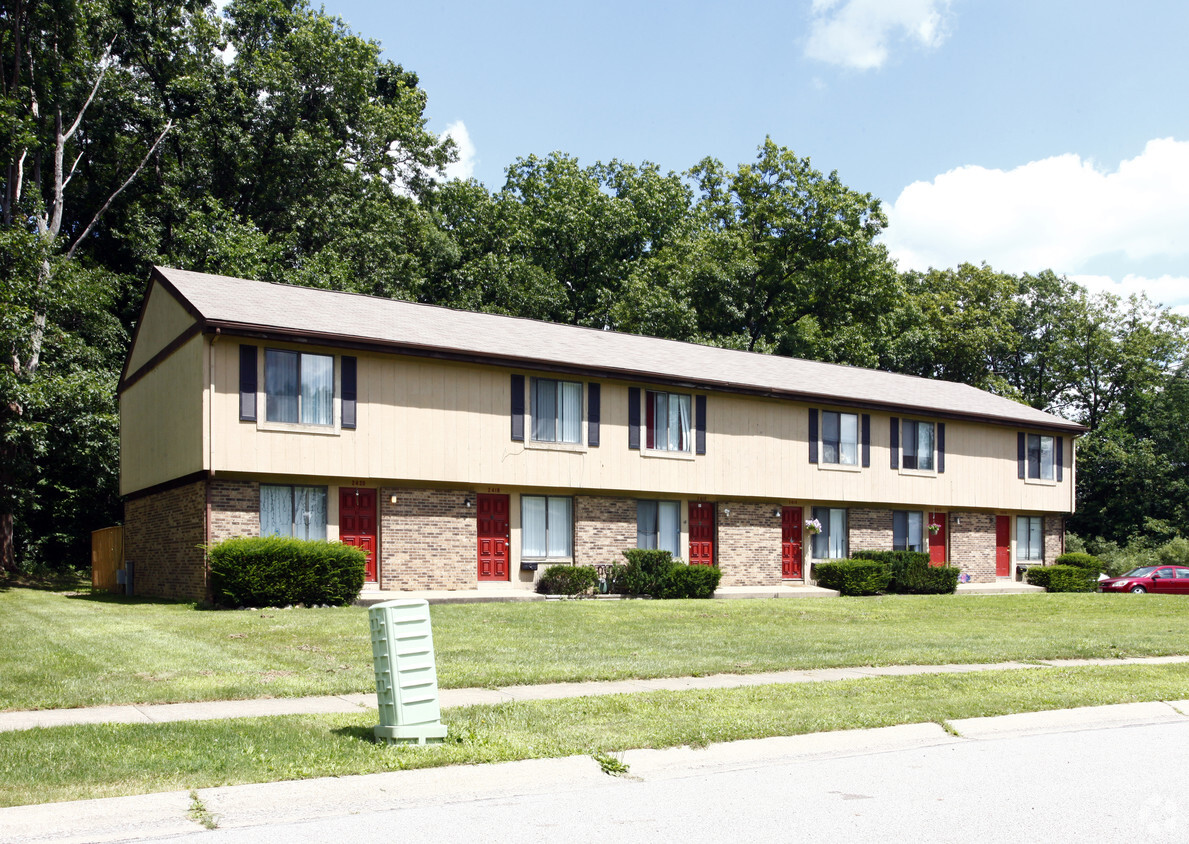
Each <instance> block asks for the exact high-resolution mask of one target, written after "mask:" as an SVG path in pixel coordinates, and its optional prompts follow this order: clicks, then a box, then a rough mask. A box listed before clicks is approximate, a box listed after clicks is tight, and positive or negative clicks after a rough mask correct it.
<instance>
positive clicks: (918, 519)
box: [892, 510, 929, 551]
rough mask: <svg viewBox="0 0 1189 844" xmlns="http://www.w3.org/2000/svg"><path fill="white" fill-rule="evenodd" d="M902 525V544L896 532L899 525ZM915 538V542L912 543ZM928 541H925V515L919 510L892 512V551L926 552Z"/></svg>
mask: <svg viewBox="0 0 1189 844" xmlns="http://www.w3.org/2000/svg"><path fill="white" fill-rule="evenodd" d="M897 522H903V524H904V542H900V541H899V537H898V536H897V532H898V530H899V527H900V526H899V525H898V524H897ZM914 537H915V539H916V542H915V543H914V542H913V538H914ZM928 549H929V546H928V541H927V540H926V539H925V514H924V513H922V512H921V511H920V510H893V511H892V550H893V551H927V550H928Z"/></svg>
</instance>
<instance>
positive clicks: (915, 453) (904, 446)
mask: <svg viewBox="0 0 1189 844" xmlns="http://www.w3.org/2000/svg"><path fill="white" fill-rule="evenodd" d="M925 431H928V432H929V434H928V442H927V443H926V442H925V441H924V438H923V436H922V434H923V433H924V432H925ZM926 452H927V453H928V458H927V460H924V461H923V460H922V459H921V456H922V454H923V453H926ZM909 461H911V462H912V465H911V466H910V465H909ZM923 462H926V463H927V464H928V465H924V466H922V465H921V464H922V463H923ZM900 468H901V469H905V470H907V471H909V472H936V471H937V424H936V423H934V422H925V421H923V420H920V419H904V420H902V421H901V423H900Z"/></svg>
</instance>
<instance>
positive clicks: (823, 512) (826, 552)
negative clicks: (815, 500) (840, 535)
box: [811, 507, 830, 560]
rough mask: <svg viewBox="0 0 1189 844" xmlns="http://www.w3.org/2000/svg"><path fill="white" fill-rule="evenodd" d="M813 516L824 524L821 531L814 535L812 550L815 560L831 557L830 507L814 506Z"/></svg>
mask: <svg viewBox="0 0 1189 844" xmlns="http://www.w3.org/2000/svg"><path fill="white" fill-rule="evenodd" d="M813 518H815V519H817V521H818V524H820V525H821V526H822V529H821V531H820V532H818V533H815V534H814V535H813V542H812V546H813V547H812V551H811V553H812V554H813V558H814V559H815V560H826V559H829V557H830V508H829V507H814V508H813Z"/></svg>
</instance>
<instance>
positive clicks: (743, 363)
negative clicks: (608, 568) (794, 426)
mask: <svg viewBox="0 0 1189 844" xmlns="http://www.w3.org/2000/svg"><path fill="white" fill-rule="evenodd" d="M156 272H157V273H158V275H159V278H160V279H162V280H164V281H165V282H166V284H167V286H169V287H172V288H173V290H174V291H175V292H176V294H177V295H179V296H180V297H181V298H182V300H183V304H188V306H189V310H190V311H191V312H192V313H194V314H195V316H196V317H199V318H201V319H202V320H203V321H205V322H206V323H208V324H209V325H212V326H217V327H223V328H226V329H228V330H232V331H234V330H257V331H261V332H264V333H270V332H271V333H276V334H278V335H280V334H285V335H295V334H296V335H305V336H311V337H318V338H325V339H326V342H328V343H330V344H333V341H334V340H335V339H341V340H342V341H343V342H344V343H347V342H353V343H360V342H363V343H366V344H374V345H376V346H385V347H393V348H394V350H396V349H399V348H402V347H403V348H406V349H409V350H417V351H420V352H422V353H426V352H428V353H439V354H443V355H445V356H461V357H466V358H471V359H488V360H492V361H493V362H494V361H498V362H506V363H512V364H514V365H517V364H518V365H520V366H523V368H525V369H533V368H539V366H537V367H535V366H534V364H537V365H539V364H541V363H543V362H545V363H548V364H550V365H551V367H552V368H557V367H562V368H565V369H567V370H569V371H585V372H591V373H597V374H603V375H610V376H614V377H619V378H625V379H628V380H640V381H644V382H647V381H649V380H654V381H662V382H665V383H673V382H679V383H689V384H696V385H704V386H705V387H707V388H719V389H728V390H740V391H744V392H751V393H762V394H772V395H781V396H787V397H790V398H800V399H807V400H810V401H819V402H821V403H823V404H843V405H854V404H858V405H867V406H875V407H886V408H890V409H902V410H905V409H906V410H908V411H910V412H917V413H929V412H932V413H936V414H940V415H944V416H955V417H975V418H980V419H989V420H995V421H998V422H1002V423H1008V424H1015V425H1021V426H1030V427H1038V428H1059V429H1065V430H1072V431H1080V430H1084V429H1083V428H1082V426H1080V425H1077V424H1076V423H1073V422H1070V421H1069V420H1067V419H1062V418H1061V417H1059V416H1054V415H1052V414H1049V413H1045V412H1043V411H1040V410H1036V409H1034V408H1031V407H1028V406H1027V405H1023V404H1019V403H1018V402H1014V401H1011V400H1010V399H1006V398H1003V397H1001V396H996V395H993V394H991V393H988V392H985V391H983V390H979V389H976V388H974V387H971V386H968V385H966V384H955V383H952V382H949V381H939V380H934V379H929V378H918V377H915V376H911V375H899V374H896V373H891V372H881V371H879V370H873V369H861V368H859V367H854V366H841V365H838V364H830V363H819V362H817V361H809V360H800V359H798V358H789V357H781V356H777V355H763V354H756V353H752V352H741V351H735V350H731V349H720V348H715V347H713V346H701V345H697V344H695V343H683V342H679V341H675V340H659V339H657V338H655V337H642V336H639V335H634V334H620V333H618V332H613V331H599V330H597V329H593V328H582V327H575V326H571V325H559V324H555V323H548V322H538V321H536V320H530V319H522V318H519V317H508V316H499V315H495V314H482V313H473V312H470V311H458V310H453V309H451V308H444V307H439V306H435V305H422V304H417V303H413V302H402V301H399V300H396V299H385V298H381V297H376V296H364V295H360V294H355V293H341V292H337V291H331V290H318V289H315V288H309V287H296V286H294V285H288V284H274V283H270V282H262V281H248V280H245V279H239V278H230V277H228V276H218V275H209V274H206V273H196V272H189V271H187V270H177V269H170V268H166V267H158V268H156Z"/></svg>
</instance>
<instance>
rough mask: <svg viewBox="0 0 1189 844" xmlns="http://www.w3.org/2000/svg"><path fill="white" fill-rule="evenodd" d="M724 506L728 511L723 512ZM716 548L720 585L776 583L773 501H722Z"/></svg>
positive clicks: (776, 523)
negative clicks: (756, 502) (764, 502)
mask: <svg viewBox="0 0 1189 844" xmlns="http://www.w3.org/2000/svg"><path fill="white" fill-rule="evenodd" d="M727 510H730V511H731V514H730V515H729V516H728V515H727ZM715 518H716V519H717V520H718V537H717V539H716V549H717V557H718V567H719V569H721V570H722V581H721V583H722V585H723V586H778V585H779V584H780V508H779V507H778V506H776V505H774V504H744V503H740V502H737V501H723V502H719V504H718V511H717V513H716V514H715Z"/></svg>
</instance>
